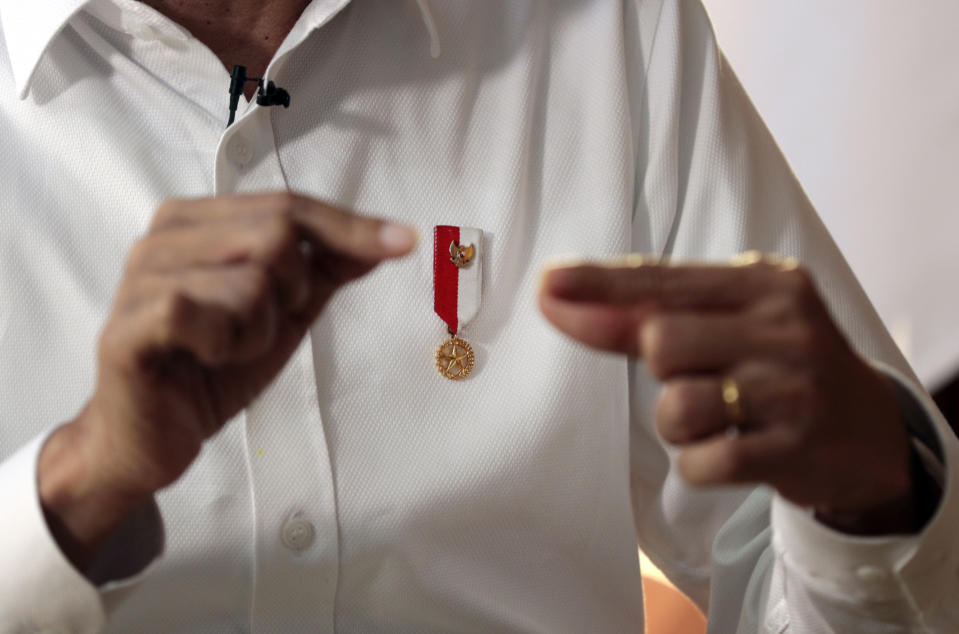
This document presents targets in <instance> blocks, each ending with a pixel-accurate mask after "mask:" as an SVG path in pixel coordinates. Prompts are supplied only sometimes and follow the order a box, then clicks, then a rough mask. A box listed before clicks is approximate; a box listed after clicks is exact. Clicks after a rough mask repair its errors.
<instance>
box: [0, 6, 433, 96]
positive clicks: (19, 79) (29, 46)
mask: <svg viewBox="0 0 959 634" xmlns="http://www.w3.org/2000/svg"><path fill="white" fill-rule="evenodd" d="M90 2H91V0H43V1H42V2H41V1H39V0H0V27H2V29H3V37H4V41H5V42H6V46H7V57H8V58H9V59H10V66H11V67H12V69H13V80H14V82H15V83H16V87H17V95H18V96H19V97H20V99H23V98H25V97H26V96H27V93H28V92H29V90H30V82H31V81H32V79H33V74H34V72H35V71H36V68H37V65H38V64H39V63H40V59H41V58H42V57H43V54H44V52H46V50H47V48H48V47H49V46H50V43H51V42H53V40H54V39H55V38H56V36H57V35H58V34H59V33H60V31H62V30H63V27H64V26H66V24H67V22H69V21H70V19H71V18H72V17H73V16H74V15H76V14H77V13H78V12H79V11H80V10H81V9H82V8H83V7H85V6H86V5H88V4H90ZM349 2H350V0H314V1H313V2H312V3H311V4H310V6H309V7H307V9H306V11H307V12H311V13H314V14H316V13H318V14H322V13H324V12H329V9H330V7H329V6H325V5H339V7H337V9H336V10H339V8H341V7H342V6H344V5H346V4H349ZM416 4H417V7H418V8H419V11H420V17H421V18H422V20H423V24H424V26H425V27H426V30H427V33H428V34H429V37H430V54H431V55H432V56H433V57H434V58H436V57H439V54H440V41H439V33H438V31H437V29H436V21H435V20H434V19H433V14H432V12H431V11H430V5H429V0H416ZM336 10H335V11H333V13H335V12H336ZM322 22H325V20H321V19H317V20H316V21H315V22H314V23H313V24H312V25H311V26H312V27H313V28H315V27H317V26H319V25H320V24H321V23H322Z"/></svg>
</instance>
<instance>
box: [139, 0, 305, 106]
mask: <svg viewBox="0 0 959 634" xmlns="http://www.w3.org/2000/svg"><path fill="white" fill-rule="evenodd" d="M141 1H142V2H143V3H144V4H147V5H150V6H151V7H153V8H154V9H156V10H157V11H159V12H160V13H162V14H164V15H165V16H167V17H168V18H170V19H171V20H173V21H174V22H176V23H177V24H179V25H180V26H182V27H183V28H185V29H187V30H188V31H189V32H190V33H191V34H192V35H193V37H195V38H197V39H198V40H200V41H201V42H203V43H204V44H205V45H206V46H207V47H208V48H209V49H210V50H211V51H213V52H214V53H215V54H216V56H217V57H219V58H220V61H222V62H223V65H224V66H225V67H226V69H227V70H232V69H233V66H234V65H236V64H240V65H243V66H246V68H247V75H249V76H250V77H262V76H263V73H264V72H265V71H266V67H267V65H268V64H269V63H270V60H271V59H273V55H274V54H275V53H276V50H277V49H278V48H279V47H280V44H281V43H282V42H283V39H284V38H285V37H286V36H287V34H288V33H289V32H290V29H292V28H293V25H294V24H296V21H297V19H298V18H299V17H300V14H301V13H303V9H305V8H306V6H307V5H308V4H310V0H203V1H201V2H197V1H196V0H141ZM255 91H256V85H255V84H254V83H252V82H251V83H249V84H247V86H246V87H245V90H244V93H245V94H246V96H247V98H248V99H249V98H250V97H251V95H252V94H253V93H254V92H255Z"/></svg>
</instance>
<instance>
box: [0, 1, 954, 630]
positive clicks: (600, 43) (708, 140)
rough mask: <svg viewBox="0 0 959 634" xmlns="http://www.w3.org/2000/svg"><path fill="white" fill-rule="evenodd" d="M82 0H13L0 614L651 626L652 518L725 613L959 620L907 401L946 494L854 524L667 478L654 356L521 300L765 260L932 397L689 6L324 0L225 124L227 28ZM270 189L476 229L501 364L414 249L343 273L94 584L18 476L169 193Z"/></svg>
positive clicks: (0, 61) (929, 624)
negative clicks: (441, 339) (575, 259)
mask: <svg viewBox="0 0 959 634" xmlns="http://www.w3.org/2000/svg"><path fill="white" fill-rule="evenodd" d="M83 4H84V3H83V2H82V1H81V0H58V1H57V2H49V3H46V4H43V6H41V3H36V2H33V3H22V2H20V1H19V0H0V31H2V34H3V38H4V42H3V45H2V46H0V86H4V87H6V88H7V90H2V91H0V139H2V143H3V147H4V149H5V150H6V151H4V152H0V184H2V186H3V190H4V195H3V196H2V197H0V459H3V462H0V499H3V500H4V502H5V506H4V510H3V513H2V514H0V535H3V542H2V545H0V631H3V632H7V631H33V630H35V629H38V628H39V627H40V626H41V625H43V626H48V625H49V626H55V627H58V628H60V629H62V630H65V631H80V632H89V631H96V630H97V629H103V630H104V631H107V632H131V631H135V632H198V633H199V632H202V633H204V634H208V633H218V632H238V631H239V632H249V631H261V632H262V631H276V632H290V633H296V632H321V631H334V630H336V631H340V632H378V631H383V632H386V631H388V632H414V631H415V632H443V631H458V632H487V631H525V632H586V631H590V632H620V631H622V632H625V631H633V632H635V631H638V630H641V628H642V619H643V611H642V596H641V583H640V574H639V569H638V564H637V557H636V545H637V537H638V542H639V544H640V545H641V546H642V547H643V548H644V550H646V552H647V553H648V554H649V555H650V557H651V558H652V559H653V560H654V561H655V562H656V563H657V565H658V566H660V567H661V568H662V569H663V570H664V571H665V572H666V574H667V575H669V576H670V578H671V579H672V580H673V581H674V582H676V583H677V584H678V585H679V586H680V587H681V588H682V589H683V590H685V591H686V592H687V593H689V594H690V595H691V596H692V597H693V598H694V600H695V601H696V602H697V603H698V604H699V605H700V606H701V607H702V608H703V609H705V610H707V611H708V613H709V618H710V625H709V627H710V632H712V633H714V634H720V633H721V634H727V633H729V632H736V631H740V632H756V631H761V630H762V629H763V628H765V627H766V626H767V625H768V626H769V627H771V628H774V630H773V631H782V628H783V627H785V628H786V631H790V632H817V633H819V632H829V631H833V632H844V633H845V632H865V631H923V628H925V629H927V630H929V631H938V632H947V631H954V630H955V625H956V623H957V621H956V614H955V610H956V607H955V602H954V601H951V600H950V598H951V597H955V596H957V590H959V588H957V580H959V575H957V571H959V563H957V555H959V542H957V540H955V539H953V538H952V536H950V535H949V532H950V529H951V528H952V527H955V526H956V525H957V519H956V516H957V510H959V501H957V499H956V493H955V490H956V486H955V485H956V478H957V476H956V474H955V469H954V468H953V465H955V464H956V459H957V457H959V456H957V446H956V441H955V439H954V438H953V437H952V436H951V435H950V433H949V432H948V430H947V427H946V426H945V423H944V422H943V421H942V420H941V417H939V416H938V414H936V413H935V412H934V410H933V409H932V408H931V406H930V405H929V403H928V400H926V397H925V396H923V395H921V393H920V392H919V391H916V394H917V398H919V399H920V400H921V401H922V402H923V403H924V404H925V405H926V407H927V409H928V414H929V417H930V418H931V419H932V421H933V422H934V424H935V425H936V430H937V433H938V435H939V439H940V442H941V445H942V450H943V454H944V462H945V466H946V490H945V493H944V496H943V500H942V503H941V507H940V509H939V512H938V514H937V515H936V517H935V518H934V519H933V520H932V522H930V524H929V525H928V526H927V527H926V529H925V530H924V531H923V532H922V533H921V534H919V535H916V536H911V537H898V538H884V539H881V540H865V539H854V538H850V537H847V536H843V535H839V534H837V533H835V532H833V531H829V530H827V529H825V528H823V527H822V526H819V525H818V524H816V523H815V522H814V521H812V520H811V519H810V518H809V517H808V516H807V515H806V514H805V513H804V512H803V511H802V510H801V509H796V508H794V507H790V506H789V505H786V504H783V503H781V501H778V502H775V500H776V498H775V496H774V495H773V494H772V493H771V492H770V491H769V490H767V489H765V488H762V487H760V488H754V489H749V488H742V489H723V490H711V491H701V490H693V489H691V488H689V487H687V486H686V485H685V484H683V482H682V481H681V480H680V479H679V478H678V476H677V474H676V472H675V469H673V468H672V460H673V457H674V451H673V450H672V449H671V448H669V447H667V446H665V445H664V444H663V443H662V442H661V441H660V440H659V439H658V437H657V435H656V433H655V428H654V425H653V421H652V409H653V403H654V402H655V397H656V392H657V390H658V385H657V384H656V382H655V381H653V380H652V379H651V378H650V377H649V375H648V374H647V373H646V371H645V369H644V366H643V365H642V364H641V363H639V362H631V361H629V360H627V359H626V358H624V357H621V356H616V355H607V354H602V353H598V352H595V351H591V350H589V349H587V348H585V347H583V346H581V345H579V344H577V343H574V342H572V341H570V340H569V339H567V338H565V337H563V336H562V335H560V334H559V333H557V332H556V331H555V330H553V329H552V328H551V327H550V326H549V325H548V324H547V323H546V322H545V320H544V319H543V318H542V316H541V315H540V313H539V311H538V309H537V306H536V301H535V291H536V286H537V281H538V277H539V273H540V267H541V265H542V263H543V262H544V261H545V260H547V259H548V258H549V256H551V255H554V254H562V253H581V254H584V255H589V256H591V257H604V256H614V255H617V254H622V253H625V252H628V251H630V250H633V251H641V252H652V253H659V254H668V255H671V256H672V257H675V258H696V259H717V260H722V259H726V258H728V257H729V256H730V255H731V254H733V253H735V252H740V251H743V250H746V249H749V248H758V249H762V250H768V251H778V252H781V253H784V254H789V255H795V256H797V257H799V258H800V259H801V260H802V261H803V262H804V263H805V264H806V265H808V266H809V267H810V268H811V270H812V271H814V273H815V275H816V277H817V279H818V281H819V284H820V286H821V288H822V291H823V293H824V294H825V296H826V297H827V298H828V300H829V302H830V306H831V308H832V310H833V312H834V314H835V316H836V317H837V318H838V320H839V321H840V322H841V324H842V325H843V327H844V328H845V330H846V332H847V333H848V334H849V336H850V338H851V340H852V341H853V342H854V344H855V345H856V347H857V348H858V349H859V350H860V351H861V352H862V353H863V354H864V355H865V356H867V357H869V358H870V359H873V360H874V361H875V362H877V363H879V364H885V365H882V366H881V367H884V368H887V369H888V371H889V372H890V373H892V374H894V375H895V376H897V377H898V378H899V380H900V381H903V382H904V383H905V384H907V385H914V379H913V378H912V375H911V374H910V371H909V369H908V367H907V366H906V365H905V362H904V361H903V360H902V358H901V356H900V355H899V354H898V352H897V351H896V348H895V346H894V345H893V343H892V341H891V340H890V339H889V337H888V335H887V334H886V332H885V331H884V330H883V328H882V326H881V324H880V322H879V320H878V318H877V317H876V315H875V313H874V311H873V310H872V309H871V307H870V305H869V302H868V300H867V298H866V297H865V295H864V294H863V292H862V291H861V290H860V288H859V286H858V284H857V283H856V281H855V279H854V277H853V276H852V274H851V273H850V271H849V269H848V267H847V266H846V265H845V263H844V261H843V259H842V257H841V256H840V255H839V253H838V252H837V250H836V249H835V247H834V245H833V243H832V242H831V241H830V239H829V237H828V235H827V234H826V232H825V231H824V229H823V227H822V225H821V223H820V222H819V221H818V219H817V218H816V216H815V214H814V212H813V211H812V209H811V207H810V205H809V203H808V201H807V200H806V198H805V197H804V196H803V194H802V191H801V189H800V188H799V186H798V185H797V183H796V182H795V179H794V178H793V177H792V175H791V173H790V172H789V169H788V167H787V166H786V164H785V162H784V161H783V159H782V157H781V155H780V153H779V152H778V150H777V149H776V147H775V145H774V144H773V143H772V141H771V140H770V137H769V135H768V133H767V132H766V130H765V128H764V126H763V125H762V122H761V121H760V120H759V119H758V117H757V116H756V114H755V112H754V110H753V109H752V107H751V105H750V104H749V102H748V100H747V99H746V98H745V96H744V94H743V92H742V90H741V88H740V86H739V84H738V83H737V81H736V79H735V77H734V75H733V74H732V73H731V72H730V71H729V69H728V68H726V67H725V65H724V64H723V61H722V59H721V57H720V55H719V53H718V52H717V50H716V48H715V44H714V40H713V37H712V32H711V29H710V25H709V23H708V21H707V20H706V17H705V14H704V12H703V9H702V7H701V6H700V5H699V4H698V2H694V1H692V0H642V1H634V0H628V1H626V2H614V1H612V0H609V1H595V2H587V1H586V0H565V1H546V0H490V1H484V2H471V1H468V0H450V1H446V2H442V3H440V2H434V3H430V4H429V5H427V4H426V3H419V2H412V1H410V2H398V1H396V2H394V1H389V2H388V1H368V2H357V3H349V2H347V0H314V1H313V2H312V3H311V4H310V5H309V7H308V8H307V9H306V10H305V12H304V14H303V15H302V17H301V18H300V20H299V21H298V22H297V24H296V25H295V26H294V28H293V30H292V32H291V33H290V35H289V36H288V37H287V39H286V40H285V41H284V42H283V44H282V46H281V47H280V50H279V51H278V53H277V55H276V57H275V58H274V60H273V61H272V62H271V64H270V67H269V68H268V70H267V76H268V77H269V78H270V79H272V80H274V81H275V82H276V83H277V85H279V86H282V87H284V88H286V89H287V90H289V92H290V93H291V95H292V105H291V107H290V108H289V109H288V110H284V109H281V108H263V107H259V106H256V105H255V104H254V103H246V102H243V103H242V104H241V108H240V110H239V111H238V115H237V121H236V123H234V124H233V125H232V126H231V127H230V128H229V129H228V130H226V131H224V125H225V122H226V118H227V98H228V95H227V86H228V82H229V75H228V72H227V70H226V69H225V68H224V67H223V66H222V64H221V63H220V61H219V60H218V59H217V58H216V57H215V56H214V55H213V53H212V52H211V51H209V50H208V49H207V48H205V47H204V46H203V45H201V44H200V43H199V42H198V41H196V40H195V39H193V38H192V37H190V36H189V34H186V33H185V32H184V31H183V29H182V28H180V27H178V26H177V25H175V24H173V23H172V22H170V21H169V20H167V19H165V18H164V17H163V16H161V15H160V14H158V13H156V12H155V11H153V10H151V9H149V8H148V7H146V6H145V5H142V4H140V3H137V2H133V1H132V0H94V1H93V2H90V3H88V4H87V5H86V7H85V9H84V10H80V9H81V5H83ZM424 7H428V13H429V14H430V15H429V18H430V20H429V21H427V22H431V23H432V25H431V27H430V28H427V26H426V22H424V18H423V14H422V13H421V11H422V10H423V8H424ZM145 27H149V28H145ZM440 40H441V41H442V43H443V46H442V53H441V54H440V55H439V57H437V58H435V59H434V58H433V57H432V56H431V54H430V49H431V42H435V41H440ZM283 188H289V189H292V190H295V191H298V192H302V193H305V194H308V195H311V196H315V197H318V198H321V199H325V200H328V201H331V202H333V203H336V204H338V205H341V206H344V207H348V208H353V209H357V210H359V211H360V212H361V213H375V214H376V215H381V216H387V217H393V218H396V219H398V220H401V221H404V222H407V223H410V224H412V225H414V226H416V227H418V228H419V230H420V233H421V235H430V230H431V229H432V227H433V226H435V225H437V224H452V225H459V226H472V227H477V228H480V229H482V231H483V233H484V236H483V238H484V240H483V247H484V257H483V260H484V261H483V267H484V271H483V275H484V277H485V279H484V288H483V305H482V307H481V310H480V311H479V313H478V315H477V316H476V318H475V319H474V320H473V321H472V322H471V323H470V330H469V335H470V339H469V341H470V344H471V345H472V346H473V348H474V349H475V350H476V351H477V356H478V357H481V358H482V359H483V362H482V364H478V365H477V367H476V369H475V370H474V371H473V373H472V375H471V376H470V377H469V378H468V379H467V380H464V381H458V382H453V381H448V380H446V379H444V378H443V377H442V376H440V375H439V374H438V373H437V372H436V368H435V365H434V360H433V352H434V350H435V347H436V343H437V320H436V317H435V315H434V313H433V310H432V299H433V296H432V250H431V248H430V246H431V245H430V244H421V245H420V247H419V248H418V249H417V250H416V251H415V252H414V253H413V254H411V255H410V256H409V257H407V258H405V259H403V260H400V261H397V262H394V263H390V264H388V265H385V266H383V267H381V268H379V269H377V270H376V271H375V272H374V273H373V274H371V275H370V276H368V277H366V278H364V279H362V280H360V281H358V282H356V283H354V284H352V285H350V286H349V287H347V288H346V289H344V290H343V291H342V292H340V293H339V294H338V295H337V297H336V298H335V300H334V301H333V302H331V304H330V306H329V307H328V308H327V309H326V311H325V312H324V314H323V315H322V317H321V318H320V319H319V320H318V321H317V323H316V324H315V325H314V327H313V328H312V330H311V332H310V335H309V337H308V338H307V339H306V340H305V341H304V343H303V345H302V346H301V347H300V348H299V349H298V351H297V352H296V354H295V355H294V357H293V359H292V360H291V362H290V364H289V365H288V366H287V367H286V368H285V369H284V371H283V372H282V373H281V374H280V376H279V377H278V378H277V380H276V381H274V383H273V384H271V386H270V387H269V388H268V389H267V390H266V391H265V392H264V393H263V394H262V395H261V397H260V398H258V399H257V401H256V402H255V403H254V404H253V405H252V406H251V407H249V408H248V409H247V410H246V411H245V412H244V413H243V414H242V415H240V416H238V417H237V419H236V420H234V421H231V423H230V424H228V425H227V427H226V428H225V429H224V430H223V431H222V432H221V433H220V434H219V435H218V436H216V437H215V438H214V439H213V440H211V441H210V442H209V443H208V444H207V446H206V447H205V449H204V451H203V452H202V454H201V456H200V457H199V459H198V460H197V461H196V463H195V464H194V465H193V466H192V467H191V468H190V470H189V471H188V472H187V473H186V474H185V476H184V477H183V478H182V479H181V480H180V481H178V482H177V483H176V484H174V485H173V486H171V487H169V488H168V489H166V490H164V491H162V492H161V493H159V494H158V496H157V504H158V506H159V510H160V512H161V514H162V529H163V531H165V549H164V550H163V552H162V556H159V557H158V558H156V559H155V561H154V562H153V563H152V564H151V565H150V566H149V567H148V568H146V569H145V570H143V571H142V574H140V575H139V576H137V577H134V578H129V579H115V581H116V583H113V584H107V585H106V586H103V587H101V588H99V589H98V590H99V592H97V589H96V588H94V586H93V585H92V584H90V583H88V582H87V581H85V580H84V579H83V578H81V577H80V576H79V575H77V574H75V573H74V572H73V571H72V570H71V569H70V568H69V565H68V564H67V562H66V560H65V559H64V558H63V557H62V556H60V555H59V552H58V551H57V546H56V544H55V543H54V542H53V541H52V539H51V538H50V537H49V534H48V531H47V529H46V526H45V525H44V523H43V518H42V515H41V514H40V513H38V512H37V509H38V508H39V505H38V504H37V501H36V499H35V496H36V483H35V474H33V473H31V470H32V469H33V465H35V461H36V454H37V452H38V451H39V447H40V442H41V440H40V439H42V438H43V437H44V435H45V434H47V433H48V432H49V430H50V429H51V428H52V427H53V426H55V425H57V424H59V423H61V422H63V421H65V420H68V419H70V418H71V417H73V416H74V415H75V414H76V412H77V411H79V409H80V407H81V406H82V405H83V403H84V402H85V400H86V399H87V398H88V397H89V395H90V392H91V390H92V388H93V382H94V378H95V361H94V359H95V352H94V351H95V346H96V340H97V333H98V330H99V328H100V327H101V325H102V323H103V321H104V319H105V317H106V315H107V313H108V310H109V307H110V301H111V297H112V294H113V291H114V288H115V287H116V285H117V283H118V281H119V279H120V276H121V272H122V267H123V261H124V254H125V253H126V252H127V251H128V249H129V248H130V246H131V245H132V244H133V242H134V241H135V240H136V239H137V236H138V235H140V234H142V232H143V231H144V230H145V228H146V227H147V226H148V223H149V221H150V218H151V216H152V214H153V211H154V210H155V209H156V207H157V206H158V205H159V204H160V203H161V202H162V201H163V200H165V199H167V198H171V197H187V196H210V195H214V194H226V193H231V192H250V191H262V190H274V189H283ZM534 360H535V363H534V362H533V361H534ZM913 389H916V388H913ZM774 502H775V509H776V512H775V514H774V515H773V516H772V518H771V517H770V508H771V506H773V505H774ZM11 503H12V505H11ZM294 520H295V521H296V522H299V524H297V525H298V526H300V527H302V526H303V522H308V523H309V525H310V526H312V528H313V529H314V533H313V535H314V538H313V540H312V542H311V543H309V544H306V545H304V546H302V547H299V548H293V547H290V546H289V545H288V544H289V543H290V540H289V539H288V537H289V535H288V532H287V530H286V529H287V528H288V527H289V526H291V524H290V522H291V521H294ZM124 547H126V548H128V549H129V550H130V552H128V553H126V554H124V553H123V549H124ZM810 552H814V553H816V554H817V556H816V557H815V558H814V559H812V558H811V557H809V556H807V553H810ZM144 553H146V554H147V555H153V554H156V553H155V552H154V551H151V550H150V549H149V548H146V547H144V546H142V545H139V544H136V545H133V544H128V545H126V546H125V545H124V544H120V545H118V546H117V547H116V555H117V556H118V557H119V556H125V555H129V556H134V555H136V556H141V557H142V556H143V555H144ZM863 568H866V569H869V570H872V571H873V572H872V573H870V574H868V575H862V574H859V573H858V572H857V571H859V570H860V569H863ZM28 569H30V573H29V574H26V573H25V572H24V571H25V570H28ZM917 570H918V571H922V572H923V575H924V579H925V580H924V581H922V583H921V590H922V591H921V592H919V591H918V590H919V589H920V584H919V582H918V581H917V578H916V576H915V575H914V574H911V573H912V571H917ZM875 571H879V572H878V573H876V572H875ZM883 575H885V576H883ZM51 587H55V588H56V589H57V592H56V594H52V593H51V592H50V588H51ZM43 619H46V621H43Z"/></svg>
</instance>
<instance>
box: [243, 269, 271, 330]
mask: <svg viewBox="0 0 959 634" xmlns="http://www.w3.org/2000/svg"><path fill="white" fill-rule="evenodd" d="M242 276H243V288H244V296H243V301H242V302H241V310H242V312H243V315H244V317H249V315H250V313H251V312H253V311H255V310H257V309H258V308H260V307H262V306H263V305H264V304H265V303H267V302H268V301H269V300H270V299H271V296H272V293H273V280H272V277H271V276H270V274H269V273H268V272H267V271H266V269H264V268H262V267H260V266H255V265H249V266H247V267H245V270H244V271H243V274H242Z"/></svg>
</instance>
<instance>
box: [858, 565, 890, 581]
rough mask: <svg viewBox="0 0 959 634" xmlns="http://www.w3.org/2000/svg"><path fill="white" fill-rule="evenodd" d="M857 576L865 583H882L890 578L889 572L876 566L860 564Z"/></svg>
mask: <svg viewBox="0 0 959 634" xmlns="http://www.w3.org/2000/svg"><path fill="white" fill-rule="evenodd" d="M856 578H858V579H859V580H860V581H862V582H863V583H881V582H883V581H885V580H886V579H888V578H889V574H888V573H887V572H886V571H885V570H883V569H882V568H877V567H876V566H859V568H857V569H856Z"/></svg>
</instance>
